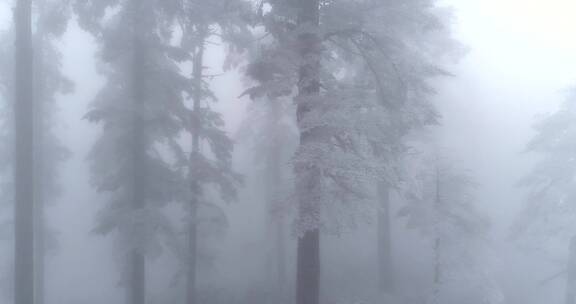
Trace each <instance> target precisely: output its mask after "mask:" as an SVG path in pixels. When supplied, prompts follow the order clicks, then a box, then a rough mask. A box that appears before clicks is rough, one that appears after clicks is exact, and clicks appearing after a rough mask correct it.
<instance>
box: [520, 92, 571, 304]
mask: <svg viewBox="0 0 576 304" xmlns="http://www.w3.org/2000/svg"><path fill="white" fill-rule="evenodd" d="M575 118H576V89H574V88H572V89H570V90H568V94H567V96H566V100H565V101H564V102H563V103H562V104H561V105H560V108H559V109H558V110H557V111H556V112H554V113H552V114H549V115H548V116H546V117H545V118H543V119H541V120H540V121H539V122H538V123H537V124H536V126H535V131H536V134H535V135H534V137H533V138H532V140H531V141H530V143H529V144H528V147H527V151H528V152H532V153H534V154H536V155H537V156H538V158H537V161H536V163H535V165H534V168H533V169H532V171H531V172H529V174H528V175H527V176H526V177H524V178H523V179H522V180H521V181H520V186H522V187H523V188H525V189H526V192H527V194H526V198H525V206H524V208H523V210H522V212H521V213H520V215H519V217H518V218H517V220H516V222H515V223H514V226H513V227H512V235H513V237H514V238H516V240H517V241H520V243H523V245H525V246H528V247H530V248H532V249H537V250H539V251H540V252H543V253H544V254H545V255H547V257H548V258H551V259H554V260H566V262H565V264H566V268H565V269H564V270H563V271H562V272H561V273H565V274H566V282H567V283H566V298H565V300H566V303H574V302H575V301H576V284H574V282H575V281H576V279H575V278H576V269H575V267H574V263H576V260H575V256H574V252H576V249H575V248H576V247H575V246H574V238H575V237H576V235H575V234H574V232H573V231H574V227H575V226H574V219H575V218H576V205H575V204H574V203H573V200H574V198H576V191H574V184H575V176H576V165H575V164H576V158H575V157H574V152H575V151H576V124H575V123H574V119H575ZM549 249H552V250H549ZM554 253H559V254H560V255H557V256H556V255H553V254H554Z"/></svg>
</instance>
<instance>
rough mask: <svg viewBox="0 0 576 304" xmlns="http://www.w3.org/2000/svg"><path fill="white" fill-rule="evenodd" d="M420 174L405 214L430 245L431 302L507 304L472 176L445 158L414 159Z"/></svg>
mask: <svg viewBox="0 0 576 304" xmlns="http://www.w3.org/2000/svg"><path fill="white" fill-rule="evenodd" d="M412 161H413V162H414V164H413V165H414V166H415V168H419V169H417V170H418V171H419V173H418V174H416V176H417V178H416V179H415V180H414V181H413V182H414V183H415V184H413V185H412V187H411V190H410V192H409V194H408V195H407V198H408V202H407V203H406V205H405V206H403V207H402V209H401V210H400V215H401V216H406V217H407V222H408V227H410V228H413V229H417V230H418V231H420V232H421V233H422V235H424V236H425V237H426V238H427V239H428V240H429V241H430V244H431V245H430V247H431V251H432V271H431V272H432V280H431V281H432V282H431V292H430V293H429V295H428V296H427V302H429V303H502V302H503V296H502V294H501V291H500V289H499V288H498V287H497V286H496V284H495V281H494V277H493V273H492V270H491V266H492V261H491V258H492V257H491V254H490V252H489V250H488V245H489V244H488V243H487V234H488V229H489V223H488V221H487V220H486V218H485V216H484V215H483V214H481V213H480V212H479V211H478V208H477V206H476V205H475V201H474V187H475V186H474V183H473V181H472V179H471V178H470V176H469V175H468V174H466V173H462V172H461V171H459V170H458V169H456V168H455V167H454V166H453V164H451V163H450V162H449V161H448V160H445V159H439V158H436V159H431V158H428V157H423V158H422V159H420V160H419V161H418V160H416V159H412Z"/></svg>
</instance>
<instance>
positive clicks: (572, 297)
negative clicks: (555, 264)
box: [565, 237, 576, 304]
mask: <svg viewBox="0 0 576 304" xmlns="http://www.w3.org/2000/svg"><path fill="white" fill-rule="evenodd" d="M565 303H566V304H575V303H576V237H572V239H571V240H570V253H569V257H568V265H567V269H566V299H565Z"/></svg>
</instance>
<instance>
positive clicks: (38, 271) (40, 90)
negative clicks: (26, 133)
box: [34, 1, 48, 304]
mask: <svg viewBox="0 0 576 304" xmlns="http://www.w3.org/2000/svg"><path fill="white" fill-rule="evenodd" d="M37 3H38V5H37V6H38V10H39V11H40V12H41V10H42V4H43V1H37ZM38 23H39V24H43V23H42V22H38ZM43 35H44V34H43V31H42V29H41V28H38V29H37V30H36V39H35V45H36V49H35V54H34V55H35V59H36V61H35V72H36V73H35V75H34V76H35V77H34V78H35V82H36V83H35V94H36V95H35V96H36V98H35V100H34V101H35V109H34V112H35V115H36V117H35V126H34V133H35V134H34V136H35V140H34V144H35V147H34V160H35V166H36V167H35V174H34V201H35V210H34V238H35V242H34V263H35V265H34V267H35V268H34V272H35V273H34V303H35V304H43V303H44V278H45V267H44V264H45V258H46V244H45V234H46V227H45V226H46V224H45V211H44V209H45V208H44V205H45V187H44V183H45V179H46V178H47V175H46V172H45V156H44V155H45V153H44V152H45V149H44V146H45V143H46V142H45V140H44V138H45V134H44V128H46V127H48V126H47V123H46V120H45V117H44V103H45V101H44V98H46V96H47V95H46V92H45V88H44V77H45V76H44V60H43V47H44V36H43Z"/></svg>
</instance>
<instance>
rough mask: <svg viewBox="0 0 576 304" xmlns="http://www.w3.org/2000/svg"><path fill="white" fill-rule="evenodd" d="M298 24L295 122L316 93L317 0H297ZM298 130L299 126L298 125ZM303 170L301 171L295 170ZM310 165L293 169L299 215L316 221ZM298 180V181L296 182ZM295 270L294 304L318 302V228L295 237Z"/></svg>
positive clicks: (309, 137)
mask: <svg viewBox="0 0 576 304" xmlns="http://www.w3.org/2000/svg"><path fill="white" fill-rule="evenodd" d="M297 3H298V20H297V21H298V25H299V26H300V28H302V29H304V31H303V32H302V33H301V34H299V37H298V41H299V42H298V43H299V48H300V49H299V52H300V57H301V58H300V59H301V64H300V71H299V73H300V75H299V82H298V94H299V97H300V98H301V100H300V102H298V104H297V109H296V114H297V120H298V125H299V127H300V124H301V122H302V119H303V118H304V117H305V115H306V114H307V113H308V112H309V111H310V110H311V107H312V106H313V105H312V102H313V101H312V100H311V99H312V98H313V97H315V96H318V95H319V94H320V52H321V41H320V37H319V36H318V33H317V31H315V29H317V28H318V26H319V25H320V1H319V0H298V2H297ZM300 130H302V128H300ZM312 133H313V131H305V132H304V131H300V145H302V146H306V145H309V144H311V143H313V142H314V141H316V140H318V138H315V137H316V136H315V134H312ZM299 170H305V171H299ZM310 170H316V169H310V168H296V177H297V178H305V179H306V183H307V184H308V185H306V186H305V187H302V188H306V189H298V191H301V193H300V195H299V198H298V199H299V211H298V212H299V217H300V218H301V219H305V218H316V219H318V220H319V215H320V206H318V205H317V204H316V202H313V201H311V200H310V196H309V195H308V194H310V193H311V192H312V191H316V189H318V185H319V183H320V182H321V181H320V178H321V177H320V174H319V172H310ZM300 182H302V181H300ZM296 264H297V266H296V267H297V269H296V304H318V303H319V300H320V231H319V229H318V228H317V227H316V228H312V229H307V230H306V231H304V233H303V235H301V236H300V238H299V239H298V250H297V261H296Z"/></svg>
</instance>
